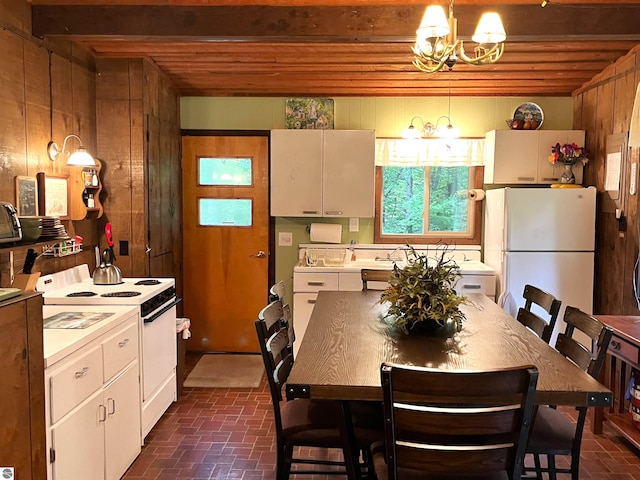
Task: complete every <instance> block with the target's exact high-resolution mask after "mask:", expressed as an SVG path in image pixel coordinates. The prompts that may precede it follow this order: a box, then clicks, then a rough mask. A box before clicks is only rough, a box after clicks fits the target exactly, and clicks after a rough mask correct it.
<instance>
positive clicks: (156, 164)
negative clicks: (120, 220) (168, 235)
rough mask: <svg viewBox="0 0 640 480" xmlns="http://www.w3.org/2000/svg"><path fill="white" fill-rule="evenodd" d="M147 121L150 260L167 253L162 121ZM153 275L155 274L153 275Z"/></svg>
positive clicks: (152, 118) (148, 116)
mask: <svg viewBox="0 0 640 480" xmlns="http://www.w3.org/2000/svg"><path fill="white" fill-rule="evenodd" d="M146 121H147V144H146V145H147V146H146V153H147V169H146V177H147V178H146V180H147V181H146V186H147V195H148V199H147V200H148V209H147V218H148V223H149V225H148V230H149V238H148V241H149V247H150V248H151V251H150V252H149V260H150V262H151V265H153V264H154V261H153V259H154V258H155V257H159V256H160V255H162V254H163V253H164V252H165V251H164V248H163V241H162V236H163V228H164V226H163V219H162V210H163V205H162V162H161V159H160V120H159V119H158V118H157V117H155V116H152V115H147V116H146ZM152 274H153V273H152Z"/></svg>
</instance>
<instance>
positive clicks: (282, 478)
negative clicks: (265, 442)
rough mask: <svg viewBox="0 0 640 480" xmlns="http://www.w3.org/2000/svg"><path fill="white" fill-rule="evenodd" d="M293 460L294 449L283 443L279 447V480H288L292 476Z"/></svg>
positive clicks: (277, 471)
mask: <svg viewBox="0 0 640 480" xmlns="http://www.w3.org/2000/svg"><path fill="white" fill-rule="evenodd" d="M292 459H293V447H292V446H291V445H287V444H286V443H283V444H282V446H279V447H278V458H277V460H276V462H277V465H276V478H277V480H288V479H289V475H291V463H292V462H291V461H292Z"/></svg>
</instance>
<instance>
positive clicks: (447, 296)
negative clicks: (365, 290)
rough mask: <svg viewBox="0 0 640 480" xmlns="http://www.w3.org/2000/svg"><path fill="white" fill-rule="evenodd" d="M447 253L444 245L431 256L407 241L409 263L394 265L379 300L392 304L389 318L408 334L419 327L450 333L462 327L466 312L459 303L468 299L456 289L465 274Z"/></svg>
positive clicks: (423, 329) (418, 329)
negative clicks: (387, 283)
mask: <svg viewBox="0 0 640 480" xmlns="http://www.w3.org/2000/svg"><path fill="white" fill-rule="evenodd" d="M446 254H447V249H446V248H444V249H443V250H441V251H440V252H439V253H438V254H437V255H436V257H435V258H432V259H429V258H428V257H427V256H426V255H422V254H418V253H417V252H416V251H415V249H414V248H413V247H411V246H409V245H407V265H406V266H404V267H402V268H401V267H399V266H398V265H394V267H393V272H392V273H391V275H390V276H389V286H388V287H387V288H386V289H385V290H384V291H383V292H382V295H381V296H380V303H384V302H388V303H389V304H390V306H389V310H388V311H387V314H386V315H385V320H386V321H388V322H389V323H391V324H392V325H394V326H396V327H399V328H400V329H402V330H403V331H404V332H405V333H407V334H408V333H410V332H416V331H419V332H430V333H435V332H438V333H443V334H445V335H449V336H450V335H453V334H454V333H456V332H459V331H460V330H461V329H462V322H463V321H464V319H465V316H464V313H463V312H462V311H460V309H459V308H458V307H459V306H460V305H461V304H463V303H466V302H467V301H468V299H467V297H465V296H464V295H458V294H457V293H456V291H455V289H454V285H455V283H456V281H457V280H458V278H460V277H461V276H462V275H461V273H460V267H459V266H458V265H457V264H456V263H455V262H454V261H453V260H451V259H449V258H447V256H446Z"/></svg>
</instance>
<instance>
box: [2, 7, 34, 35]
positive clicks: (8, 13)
mask: <svg viewBox="0 0 640 480" xmlns="http://www.w3.org/2000/svg"><path fill="white" fill-rule="evenodd" d="M30 6H31V3H29V2H26V1H24V0H18V1H16V0H0V19H2V25H6V26H13V27H16V28H17V29H18V30H22V31H29V32H30V31H31V8H30Z"/></svg>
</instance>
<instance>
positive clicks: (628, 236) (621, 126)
mask: <svg viewBox="0 0 640 480" xmlns="http://www.w3.org/2000/svg"><path fill="white" fill-rule="evenodd" d="M636 57H637V55H628V56H627V57H625V58H623V59H621V60H620V61H618V62H617V63H616V68H615V72H616V75H615V99H614V115H613V131H614V132H621V133H625V134H626V133H628V131H629V125H630V123H631V111H632V108H633V101H634V98H635V93H636V88H635V87H636V83H635V65H636ZM628 150H629V149H627V151H626V152H625V153H626V154H625V158H624V160H625V162H624V165H623V175H624V178H625V182H624V187H623V188H624V189H623V191H622V192H621V195H623V197H624V212H623V215H624V216H625V217H626V221H627V229H626V232H624V234H623V235H624V238H625V243H624V246H625V251H624V254H623V255H622V262H623V264H622V268H623V270H622V272H621V275H620V279H621V282H622V305H621V310H622V312H623V313H626V314H637V313H638V307H637V305H636V300H635V295H634V292H633V275H634V273H633V271H634V266H635V261H636V257H637V255H638V232H637V228H629V225H637V223H636V221H637V219H635V216H636V213H637V201H634V200H635V199H636V198H637V196H635V197H632V196H631V195H630V193H629V175H630V173H631V157H630V155H629V153H630V152H629V151H628Z"/></svg>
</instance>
